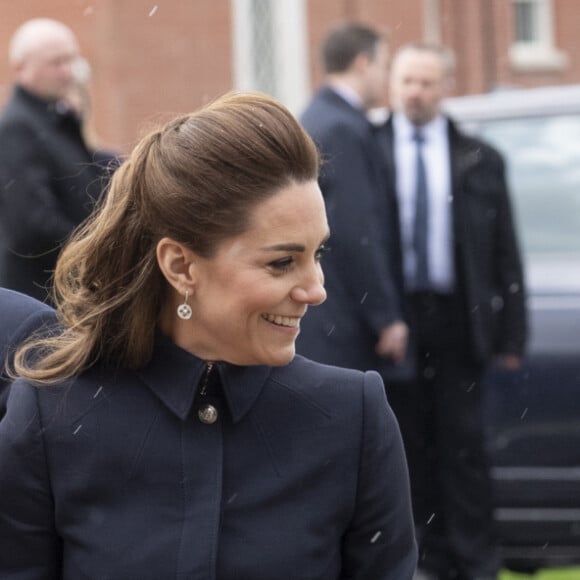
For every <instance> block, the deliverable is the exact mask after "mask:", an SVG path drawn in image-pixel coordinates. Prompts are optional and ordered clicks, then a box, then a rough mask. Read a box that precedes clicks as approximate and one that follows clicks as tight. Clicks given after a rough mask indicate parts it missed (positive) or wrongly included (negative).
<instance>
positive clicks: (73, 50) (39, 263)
mask: <svg viewBox="0 0 580 580" xmlns="http://www.w3.org/2000/svg"><path fill="white" fill-rule="evenodd" d="M78 57H79V46H78V43H77V39H76V38H75V35H74V34H73V32H72V31H71V30H70V29H69V28H68V27H67V26H65V25H64V24H62V23H61V22H57V21H55V20H50V19H46V18H39V19H34V20H29V21H27V22H25V23H24V24H23V25H22V26H21V27H20V28H18V29H17V30H16V32H15V33H14V35H13V37H12V40H11V43H10V52H9V59H10V65H11V68H12V71H13V75H14V80H15V86H14V91H13V94H12V97H11V99H10V100H9V102H8V104H7V105H6V108H5V109H4V111H3V113H2V116H1V117H0V286H4V287H6V288H11V289H13V290H18V291H20V292H23V293H25V294H28V295H30V296H34V297H35V298H38V299H39V300H41V301H47V300H49V290H48V289H49V286H50V278H51V274H52V271H53V270H54V265H55V261H56V257H57V255H58V251H59V249H60V247H61V245H62V243H63V242H64V241H65V240H66V239H67V238H68V236H69V235H70V233H71V232H72V230H73V229H74V228H75V227H76V226H77V225H78V224H79V223H80V222H81V221H83V220H84V219H85V218H86V217H87V216H88V215H89V213H90V211H91V209H92V206H93V202H94V200H95V199H96V198H97V197H98V196H99V194H100V191H101V190H102V187H103V182H102V178H101V170H100V169H99V168H98V166H96V165H95V164H94V163H92V161H93V160H92V155H91V153H90V151H89V150H88V148H87V145H86V144H85V142H84V140H83V137H82V134H81V127H80V122H79V119H78V117H77V116H76V114H74V113H73V111H72V110H71V109H70V108H69V107H68V106H67V105H66V104H65V101H64V97H65V95H66V94H67V92H68V91H69V90H70V87H71V85H72V83H73V80H74V79H73V64H74V63H75V61H76V59H77V58H78Z"/></svg>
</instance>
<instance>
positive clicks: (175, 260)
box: [157, 238, 196, 295]
mask: <svg viewBox="0 0 580 580" xmlns="http://www.w3.org/2000/svg"><path fill="white" fill-rule="evenodd" d="M157 263H158V264H159V268H160V269H161V271H162V272H163V275H164V276H165V279H166V280H167V281H168V282H169V284H170V285H171V286H173V288H175V290H177V292H178V293H179V294H181V295H184V294H185V293H186V292H188V293H189V294H192V293H193V289H194V287H195V283H196V276H195V253H194V252H192V251H191V250H190V249H189V248H187V247H186V246H184V245H183V244H181V243H179V242H176V241H175V240H172V239H171V238H162V239H161V240H159V242H158V243H157Z"/></svg>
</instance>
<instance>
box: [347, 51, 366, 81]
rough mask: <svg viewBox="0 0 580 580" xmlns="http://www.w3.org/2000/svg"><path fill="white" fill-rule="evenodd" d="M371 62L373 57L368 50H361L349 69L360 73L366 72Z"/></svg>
mask: <svg viewBox="0 0 580 580" xmlns="http://www.w3.org/2000/svg"><path fill="white" fill-rule="evenodd" d="M370 63H371V57H370V56H369V55H368V54H367V53H366V52H359V53H358V54H357V55H356V56H355V57H354V60H353V61H352V63H351V65H350V67H349V69H350V70H352V71H353V72H355V73H356V74H358V75H364V74H366V71H367V69H368V68H369V65H370Z"/></svg>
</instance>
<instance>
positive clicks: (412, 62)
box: [391, 49, 447, 125]
mask: <svg viewBox="0 0 580 580" xmlns="http://www.w3.org/2000/svg"><path fill="white" fill-rule="evenodd" d="M446 81H447V79H446V76H445V70H444V66H443V62H442V60H441V57H440V56H439V55H438V54H435V53H433V52H428V51H422V50H413V49H409V50H406V51H404V52H402V53H401V54H400V55H399V56H398V57H397V58H396V59H395V61H394V63H393V71H392V75H391V102H392V104H393V107H394V108H395V110H397V111H399V112H402V113H404V114H405V115H406V116H407V117H408V119H409V120H410V121H411V122H412V123H414V124H415V125H424V124H425V123H428V122H429V121H432V120H433V119H434V118H435V117H436V116H437V115H438V114H439V111H440V104H441V99H442V98H443V97H444V96H445V92H446Z"/></svg>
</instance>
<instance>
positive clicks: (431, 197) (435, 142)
mask: <svg viewBox="0 0 580 580" xmlns="http://www.w3.org/2000/svg"><path fill="white" fill-rule="evenodd" d="M415 131H416V128H415V126H414V125H413V124H412V123H411V122H410V121H409V119H408V118H407V117H406V116H405V115H403V114H401V113H395V114H394V116H393V133H394V159H395V165H396V187H397V197H398V205H399V220H400V226H401V237H402V246H403V267H404V274H405V282H406V285H407V287H409V286H410V284H411V282H410V281H411V280H413V278H414V275H415V268H416V258H415V252H414V250H413V227H414V220H415V199H416V189H417V166H416V163H417V143H416V141H415V140H414V135H415ZM421 132H422V135H423V139H424V142H423V145H422V154H423V162H424V165H425V172H426V177H427V199H428V238H427V240H428V241H427V244H428V249H427V255H428V271H429V281H430V286H431V288H432V290H433V291H434V292H438V293H442V294H449V293H452V292H453V290H454V286H455V270H454V255H453V223H452V199H453V195H452V185H451V161H450V153H449V137H448V122H447V119H446V118H445V117H443V116H438V117H436V118H435V119H433V120H432V121H431V122H429V123H427V124H426V125H424V126H423V127H421Z"/></svg>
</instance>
